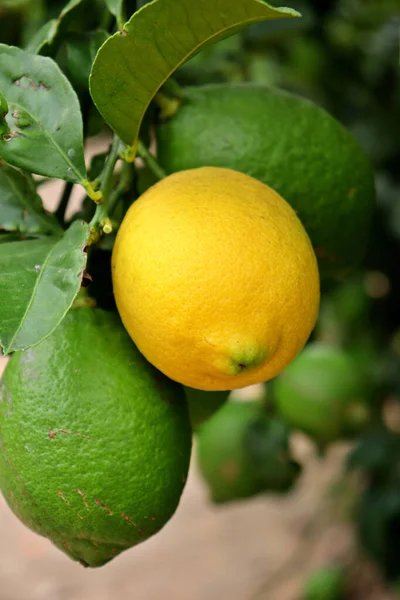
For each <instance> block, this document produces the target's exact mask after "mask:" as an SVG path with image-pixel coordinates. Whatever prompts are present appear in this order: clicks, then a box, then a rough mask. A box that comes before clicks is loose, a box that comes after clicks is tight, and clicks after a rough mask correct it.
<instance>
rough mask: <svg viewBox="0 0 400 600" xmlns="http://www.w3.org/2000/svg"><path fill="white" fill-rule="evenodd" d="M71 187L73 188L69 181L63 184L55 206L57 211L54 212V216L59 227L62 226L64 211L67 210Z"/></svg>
mask: <svg viewBox="0 0 400 600" xmlns="http://www.w3.org/2000/svg"><path fill="white" fill-rule="evenodd" d="M73 187H74V184H73V183H72V182H71V181H67V182H66V183H65V185H64V189H63V192H62V195H61V198H60V201H59V204H58V206H57V210H56V212H55V216H56V218H57V219H58V222H59V223H60V224H61V225H64V221H65V211H66V210H67V206H68V202H69V198H70V196H71V192H72V188H73Z"/></svg>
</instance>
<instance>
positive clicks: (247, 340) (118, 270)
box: [112, 167, 319, 391]
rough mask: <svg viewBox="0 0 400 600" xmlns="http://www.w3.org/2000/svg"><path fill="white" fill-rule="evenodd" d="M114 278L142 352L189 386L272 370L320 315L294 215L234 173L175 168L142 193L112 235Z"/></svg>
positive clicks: (229, 385)
mask: <svg viewBox="0 0 400 600" xmlns="http://www.w3.org/2000/svg"><path fill="white" fill-rule="evenodd" d="M112 275H113V287H114V295H115V300H116V303H117V307H118V310H119V313H120V316H121V318H122V321H123V323H124V325H125V327H126V329H127V330H128V332H129V334H130V336H131V337H132V339H133V340H134V342H135V344H136V345H137V347H138V348H139V350H140V351H141V352H142V353H143V354H144V356H145V357H146V358H147V360H149V362H151V363H152V364H153V365H154V366H156V367H157V368H158V369H159V370H160V371H162V372H163V373H165V374H166V375H167V376H168V377H170V378H171V379H174V380H175V381H178V382H180V383H183V384H184V385H186V386H189V387H192V388H196V389H202V390H207V391H218V390H220V391H221V390H230V389H235V388H241V387H244V386H246V385H250V384H253V383H258V382H261V381H266V380H267V379H270V378H271V377H274V376H275V375H277V373H279V372H280V371H281V370H282V369H283V368H284V367H285V366H286V365H287V364H288V363H289V362H290V361H291V360H292V359H293V358H294V357H295V356H296V354H297V353H298V352H299V351H300V350H301V348H302V347H303V346H304V344H305V342H306V341H307V338H308V337H309V335H310V332H311V330H312V328H313V327H314V324H315V321H316V317H317V313H318V307H319V274H318V268H317V262H316V258H315V255H314V252H313V249H312V246H311V243H310V240H309V238H308V236H307V234H306V232H305V230H304V228H303V226H302V224H301V223H300V221H299V219H298V218H297V216H296V214H295V212H294V211H293V209H292V208H291V207H290V206H289V204H287V202H285V200H283V198H281V197H280V196H279V195H278V194H277V193H276V192H275V191H274V190H272V189H271V188H269V187H268V186H266V185H265V184H263V183H261V182H259V181H257V180H256V179H253V178H252V177H249V176H248V175H244V174H242V173H238V172H236V171H232V170H230V169H221V168H215V167H204V168H201V169H193V170H189V171H183V172H179V173H174V174H173V175H170V176H169V177H167V178H165V179H163V180H162V181H160V182H158V183H157V184H156V185H154V186H152V187H151V188H150V189H149V190H147V191H146V192H145V193H144V194H143V195H142V196H141V197H140V198H139V199H138V200H137V201H136V202H135V203H134V204H133V205H132V206H131V208H130V209H129V211H128V212H127V214H126V216H125V218H124V220H123V222H122V225H121V227H120V229H119V231H118V234H117V238H116V243H115V246H114V250H113V256H112Z"/></svg>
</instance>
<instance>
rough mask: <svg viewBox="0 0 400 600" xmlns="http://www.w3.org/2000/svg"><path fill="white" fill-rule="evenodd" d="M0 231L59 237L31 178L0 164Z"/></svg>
mask: <svg viewBox="0 0 400 600" xmlns="http://www.w3.org/2000/svg"><path fill="white" fill-rule="evenodd" d="M0 229H4V230H6V231H20V232H21V233H30V234H32V233H55V232H56V233H61V231H62V230H61V227H60V225H59V224H58V221H57V219H56V218H55V216H54V215H53V214H51V213H48V212H46V211H45V210H44V208H43V204H42V199H41V198H40V196H39V195H38V194H37V192H36V187H35V183H34V181H33V179H32V177H31V176H30V175H28V174H27V173H21V171H18V170H17V169H14V168H13V167H10V166H9V165H6V164H5V163H3V162H1V161H0Z"/></svg>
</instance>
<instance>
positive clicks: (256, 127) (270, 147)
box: [157, 84, 375, 277]
mask: <svg viewBox="0 0 400 600" xmlns="http://www.w3.org/2000/svg"><path fill="white" fill-rule="evenodd" d="M157 156H158V161H159V162H160V164H161V165H162V167H163V168H164V169H165V170H166V172H167V173H173V172H175V171H181V170H185V169H192V168H195V167H202V166H211V165H212V166H215V167H228V168H230V169H235V170H237V171H242V172H243V173H246V174H248V175H251V176H252V177H255V178H256V179H259V180H260V181H262V182H264V183H266V184H267V185H270V186H271V187H272V188H273V189H274V190H276V191H277V192H278V193H279V194H281V196H283V198H285V200H286V201H287V202H289V204H290V205H291V206H292V207H293V208H294V209H295V211H296V212H297V215H298V216H299V218H300V220H301V222H302V223H303V225H304V227H305V229H306V231H307V233H308V235H309V236H310V239H311V241H312V244H313V246H314V248H315V252H316V254H317V257H318V261H319V265H320V272H321V276H328V277H331V276H334V277H336V276H342V275H344V274H346V273H347V272H349V271H351V270H352V269H354V268H355V267H356V266H357V265H358V264H359V263H360V261H361V260H362V258H363V256H364V254H365V249H366V244H367V241H368V236H369V231H370V225H371V220H372V219H371V217H372V213H373V210H374V207H375V188H374V177H373V171H372V168H371V164H370V161H369V160H368V158H367V156H366V155H365V153H364V151H363V150H362V148H361V147H360V145H359V144H358V143H357V142H356V140H355V139H354V138H353V137H352V135H351V134H350V133H349V132H348V131H347V130H346V129H345V128H344V127H343V126H342V125H341V124H340V123H339V122H338V121H336V120H335V119H334V118H333V117H332V116H331V115H330V114H329V113H327V112H326V111H325V110H324V109H323V108H321V107H319V106H317V105H316V104H314V103H313V102H311V101H309V100H307V99H305V98H302V97H300V96H298V95H296V94H292V93H288V92H285V91H282V90H278V89H274V88H270V87H267V86H264V85H256V84H214V85H206V86H199V87H189V88H186V90H185V96H184V102H183V104H182V106H181V108H180V109H179V110H178V111H177V113H176V114H175V115H174V116H173V117H172V118H171V119H170V120H168V121H167V122H166V123H161V124H160V125H159V126H158V127H157Z"/></svg>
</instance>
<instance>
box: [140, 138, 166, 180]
mask: <svg viewBox="0 0 400 600" xmlns="http://www.w3.org/2000/svg"><path fill="white" fill-rule="evenodd" d="M137 153H138V156H140V158H142V159H143V160H144V162H145V164H146V165H147V166H148V167H149V169H150V170H151V171H152V172H153V173H154V175H155V176H156V177H157V179H164V177H166V176H167V174H166V172H165V171H164V169H163V168H162V167H160V165H159V164H158V162H157V161H156V159H155V158H154V156H153V155H152V154H151V153H150V152H149V150H148V148H146V146H145V145H144V144H143V142H141V141H140V140H139V141H138V147H137Z"/></svg>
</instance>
